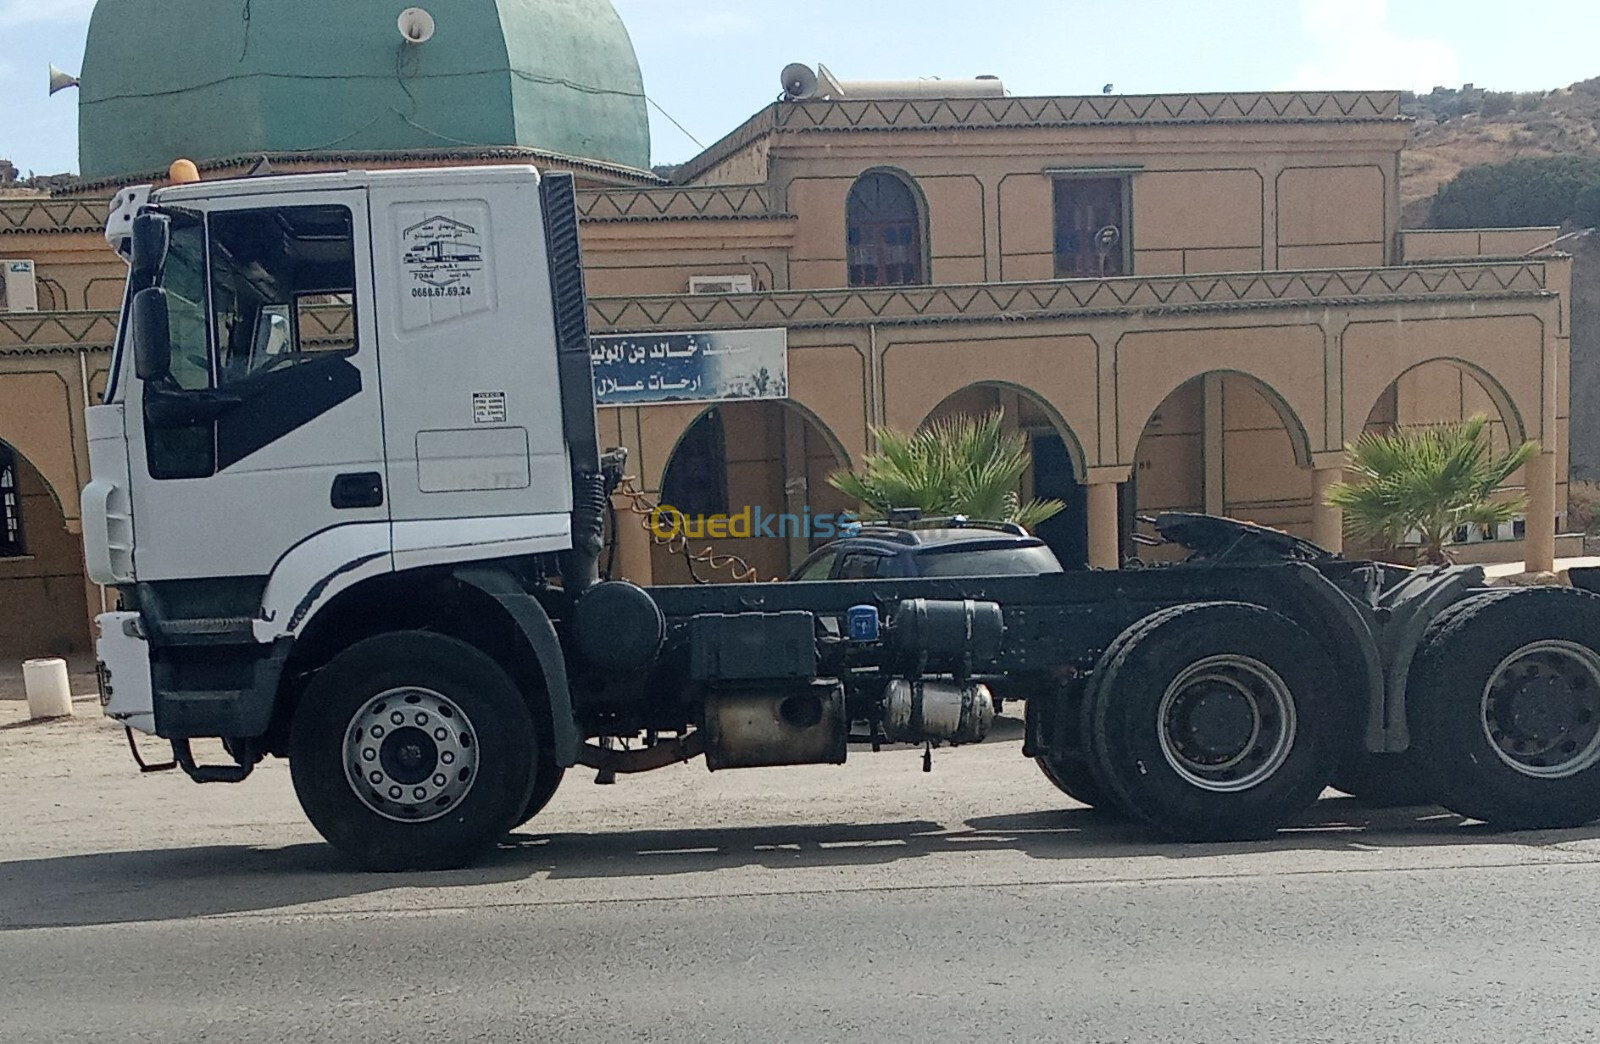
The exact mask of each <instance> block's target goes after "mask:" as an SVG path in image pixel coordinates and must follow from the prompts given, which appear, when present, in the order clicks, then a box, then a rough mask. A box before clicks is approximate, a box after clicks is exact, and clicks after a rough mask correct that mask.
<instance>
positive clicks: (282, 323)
mask: <svg viewBox="0 0 1600 1044" xmlns="http://www.w3.org/2000/svg"><path fill="white" fill-rule="evenodd" d="M354 291H355V241H354V238H353V235H352V229H351V219H350V211H349V210H347V209H345V208H344V207H291V208H283V209H277V210H238V211H227V212H224V213H220V214H217V215H215V216H214V217H213V218H212V219H211V308H212V313H213V318H214V322H215V331H216V338H217V385H218V387H228V386H229V385H238V384H241V383H247V382H249V381H250V380H251V379H252V378H255V377H258V376H260V375H262V374H267V373H271V372H274V371H277V370H282V369H284V368H286V367H290V366H295V365H297V364H299V363H302V362H306V361H310V360H312V359H314V358H315V357H316V356H318V355H321V354H325V353H327V352H330V351H331V352H340V353H343V354H345V355H352V354H354V353H355V349H356V340H355V315H354V311H353V304H352V302H353V300H354Z"/></svg>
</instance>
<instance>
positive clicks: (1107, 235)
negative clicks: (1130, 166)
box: [1055, 178, 1129, 279]
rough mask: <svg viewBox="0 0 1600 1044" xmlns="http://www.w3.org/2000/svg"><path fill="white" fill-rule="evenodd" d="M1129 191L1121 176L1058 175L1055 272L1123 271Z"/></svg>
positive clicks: (1062, 275) (1096, 274) (1060, 275)
mask: <svg viewBox="0 0 1600 1044" xmlns="http://www.w3.org/2000/svg"><path fill="white" fill-rule="evenodd" d="M1127 202H1128V192H1127V181H1126V180H1125V179H1123V178H1057V179H1056V187H1055V203H1056V278H1057V279H1108V278H1110V277H1112V276H1120V275H1127V274H1128V268H1129V265H1128V263H1127V257H1128V209H1127Z"/></svg>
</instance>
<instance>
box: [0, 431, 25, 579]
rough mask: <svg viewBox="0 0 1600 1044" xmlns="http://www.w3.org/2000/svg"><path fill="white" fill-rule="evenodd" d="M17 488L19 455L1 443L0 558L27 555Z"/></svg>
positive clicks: (20, 496)
mask: <svg viewBox="0 0 1600 1044" xmlns="http://www.w3.org/2000/svg"><path fill="white" fill-rule="evenodd" d="M17 487H18V480H17V455H16V454H15V453H13V452H12V451H11V447H10V446H7V445H6V444H5V443H3V442H0V558H19V557H21V556H22V555H24V554H26V553H27V552H25V551H24V550H23V547H22V490H20V489H18V488H17Z"/></svg>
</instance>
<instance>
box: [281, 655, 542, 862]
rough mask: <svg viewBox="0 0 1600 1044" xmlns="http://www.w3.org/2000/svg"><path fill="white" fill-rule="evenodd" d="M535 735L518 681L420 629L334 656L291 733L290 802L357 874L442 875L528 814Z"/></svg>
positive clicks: (483, 658) (308, 691) (313, 683)
mask: <svg viewBox="0 0 1600 1044" xmlns="http://www.w3.org/2000/svg"><path fill="white" fill-rule="evenodd" d="M538 749H539V745H538V736H537V733H536V731H535V725H534V719H533V715H532V714H531V713H530V711H529V709H528V704H527V701H526V700H525V699H523V696H522V693H521V692H519V691H518V689H517V687H516V684H515V683H514V682H512V680H511V678H510V677H509V676H508V675H507V674H506V672H505V671H504V670H502V669H501V667H500V665H499V664H497V663H495V662H494V660H492V659H490V658H489V657H488V656H486V655H485V654H484V653H482V652H480V651H478V650H477V649H475V648H473V647H472V646H470V645H468V644H467V643H465V642H463V641H459V640H458V639H455V638H450V637H446V636H444V635H439V634H431V633H427V632H422V631H406V632H396V633H392V634H384V635H378V636H377V637H374V638H368V639H366V640H365V641H362V642H359V643H357V644H355V645H353V646H351V647H350V648H348V649H346V650H344V651H343V652H341V653H339V654H338V655H337V656H335V657H334V658H333V660H332V661H331V662H330V663H329V664H328V665H327V666H326V667H324V668H323V669H322V670H321V671H319V672H318V673H317V675H316V677H315V678H313V679H312V681H311V684H310V685H308V686H307V687H306V691H305V694H304V695H303V696H302V697H301V700H300V705H299V707H298V708H297V709H296V711H295V716H294V722H293V724H292V726H291V728H290V734H289V768H290V773H291V775H292V776H293V778H294V789H295V793H296V794H297V795H298V796H299V798H300V806H301V807H302V808H303V809H304V810H305V813H306V816H307V817H308V818H309V819H310V820H311V823H312V825H313V826H315V827H316V828H317V831H318V832H319V833H320V834H322V836H323V837H324V838H326V839H327V841H328V842H329V843H330V844H332V845H333V846H334V847H335V848H337V849H338V850H339V851H340V852H342V853H343V854H344V855H346V856H347V857H349V858H350V859H351V860H353V861H354V862H355V863H357V864H359V865H360V866H362V867H364V868H365V869H368V870H378V871H393V870H420V869H427V870H440V869H450V868H454V867H459V866H463V865H466V864H468V863H470V862H472V861H473V860H474V859H476V858H477V857H479V856H480V855H482V854H483V853H484V852H486V851H487V850H488V849H490V848H492V847H493V846H494V844H495V842H496V841H498V840H499V839H500V837H501V836H502V835H504V834H505V832H506V831H508V830H509V829H511V827H512V826H513V824H514V823H515V822H516V817H517V815H518V814H520V813H521V812H522V811H523V810H524V809H525V808H527V807H528V802H529V797H530V795H531V794H532V792H533V786H534V765H535V758H536V754H535V752H536V751H538Z"/></svg>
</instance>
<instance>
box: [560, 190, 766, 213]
mask: <svg viewBox="0 0 1600 1044" xmlns="http://www.w3.org/2000/svg"><path fill="white" fill-rule="evenodd" d="M578 212H579V214H580V215H581V216H582V217H583V219H584V220H586V221H638V220H661V219H663V218H666V219H673V218H676V219H688V220H693V219H705V218H740V217H767V216H769V215H770V214H771V212H772V208H771V205H770V200H769V198H768V195H767V190H766V187H765V186H762V185H725V186H712V187H703V188H701V187H696V188H672V189H604V190H601V191H596V192H580V193H578Z"/></svg>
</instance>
